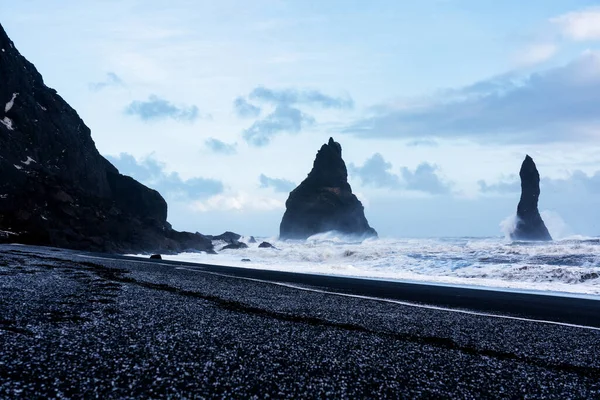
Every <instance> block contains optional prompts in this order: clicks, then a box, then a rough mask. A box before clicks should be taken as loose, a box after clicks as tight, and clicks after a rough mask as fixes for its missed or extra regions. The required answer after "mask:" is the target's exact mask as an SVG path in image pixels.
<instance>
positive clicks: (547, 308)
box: [19, 245, 600, 328]
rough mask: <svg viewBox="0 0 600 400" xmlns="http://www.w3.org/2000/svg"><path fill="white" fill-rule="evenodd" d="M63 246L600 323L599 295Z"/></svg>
mask: <svg viewBox="0 0 600 400" xmlns="http://www.w3.org/2000/svg"><path fill="white" fill-rule="evenodd" d="M19 246H22V245H19ZM48 249H51V248H48ZM59 250H60V251H67V252H70V253H71V254H73V255H76V256H80V257H83V258H98V259H104V260H123V261H130V262H139V263H149V264H154V265H161V264H162V265H165V266H171V267H182V266H184V267H191V268H199V269H202V270H204V271H207V272H213V273H217V274H223V275H227V276H229V277H232V278H241V279H254V280H258V281H265V282H279V283H289V284H297V285H306V286H308V287H314V288H325V289H328V290H329V291H332V292H339V293H341V294H349V295H357V296H365V297H372V298H379V299H388V300H396V301H401V302H407V303H414V304H419V305H428V306H434V307H441V308H445V309H450V310H451V309H457V310H462V311H471V312H479V313H487V314H491V315H499V316H508V317H517V318H525V319H532V320H538V321H550V322H557V323H564V324H573V325H579V326H589V327H593V328H600V296H593V295H580V294H576V295H571V294H570V293H560V292H559V293H553V292H545V291H522V290H504V288H493V287H492V288H489V287H479V286H472V287H468V286H464V285H453V284H437V283H435V282H413V281H399V280H385V279H371V278H362V277H351V276H335V275H326V274H313V273H302V272H289V271H277V270H265V269H256V268H244V267H235V266H223V265H215V264H202V263H194V262H186V261H173V260H164V259H163V260H153V259H150V258H141V257H138V256H128V255H115V254H104V253H90V252H83V251H76V250H63V249H59Z"/></svg>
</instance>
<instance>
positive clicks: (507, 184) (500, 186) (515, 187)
mask: <svg viewBox="0 0 600 400" xmlns="http://www.w3.org/2000/svg"><path fill="white" fill-rule="evenodd" d="M477 185H478V186H479V191H480V192H481V193H486V194H487V193H496V194H508V193H510V194H512V193H519V192H521V183H520V182H519V177H518V176H516V175H511V176H510V177H508V179H503V180H501V181H500V182H496V183H492V184H488V183H487V182H486V181H485V180H483V179H482V180H479V181H477Z"/></svg>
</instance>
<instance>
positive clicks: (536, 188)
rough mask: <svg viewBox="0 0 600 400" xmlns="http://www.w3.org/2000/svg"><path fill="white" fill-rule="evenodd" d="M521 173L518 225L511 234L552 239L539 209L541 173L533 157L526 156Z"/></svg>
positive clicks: (531, 238)
mask: <svg viewBox="0 0 600 400" xmlns="http://www.w3.org/2000/svg"><path fill="white" fill-rule="evenodd" d="M519 175H520V176H521V200H520V201H519V206H518V207H517V226H516V228H515V231H514V232H513V233H512V234H511V238H512V239H514V240H540V241H545V240H552V237H551V236H550V233H549V232H548V229H547V228H546V225H545V224H544V221H543V220H542V217H541V216H540V212H539V210H538V199H539V197H540V174H539V173H538V170H537V168H536V166H535V163H534V162H533V159H532V158H531V157H529V156H526V157H525V161H523V164H522V165H521V171H520V172H519Z"/></svg>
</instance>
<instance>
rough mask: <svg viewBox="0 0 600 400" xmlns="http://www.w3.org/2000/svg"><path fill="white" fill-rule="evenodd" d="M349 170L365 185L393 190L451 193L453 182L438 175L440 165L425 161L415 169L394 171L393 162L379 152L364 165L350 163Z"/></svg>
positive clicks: (437, 193)
mask: <svg viewBox="0 0 600 400" xmlns="http://www.w3.org/2000/svg"><path fill="white" fill-rule="evenodd" d="M349 171H350V173H351V174H352V175H356V176H358V178H359V179H360V181H361V183H362V185H363V186H371V187H376V188H387V189H392V190H412V191H417V192H423V193H428V194H432V195H442V194H449V193H450V192H451V186H452V184H451V183H448V182H445V181H444V180H443V179H442V178H440V177H439V176H438V172H439V167H438V166H436V165H434V164H429V163H427V162H423V163H421V164H419V165H418V166H417V167H416V169H415V170H414V171H412V170H410V169H409V168H406V167H403V168H401V169H400V174H395V173H394V172H393V168H392V164H391V163H389V162H387V161H385V159H384V158H383V156H382V155H381V154H379V153H375V154H373V155H372V156H371V157H370V158H369V159H367V160H366V161H365V163H364V164H363V165H362V166H358V167H357V166H355V165H354V164H350V166H349Z"/></svg>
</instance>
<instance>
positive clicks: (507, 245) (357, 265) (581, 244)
mask: <svg viewBox="0 0 600 400" xmlns="http://www.w3.org/2000/svg"><path fill="white" fill-rule="evenodd" d="M242 240H243V241H246V242H247V240H246V238H242ZM261 240H267V241H269V242H271V243H272V244H273V245H274V246H275V247H276V249H262V248H258V243H260V241H261ZM224 244H225V243H220V242H215V249H216V250H217V251H219V249H220V248H221V247H223V246H224ZM248 246H249V247H248V248H247V249H240V250H223V251H219V254H217V255H208V254H204V253H181V254H177V255H165V256H164V258H165V259H168V260H179V261H189V262H197V263H210V264H217V265H225V266H236V267H243V268H258V269H266V270H277V271H290V272H300V273H316V274H328V275H342V276H353V277H363V278H379V279H393V280H411V281H423V282H436V283H448V284H461V285H476V286H486V287H497V288H512V289H521V290H544V291H553V292H568V293H582V294H593V295H599V294H600V238H587V237H581V236H573V237H568V238H565V239H561V240H556V241H554V242H514V241H510V240H507V239H504V238H448V239H386V238H382V239H373V238H369V239H364V240H362V239H361V238H356V237H345V236H341V235H337V234H335V233H333V232H329V233H325V234H320V235H315V236H313V237H310V238H309V239H308V240H306V241H278V240H277V239H276V238H260V240H258V242H257V243H248ZM242 259H250V261H249V262H247V261H246V262H244V261H242Z"/></svg>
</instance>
